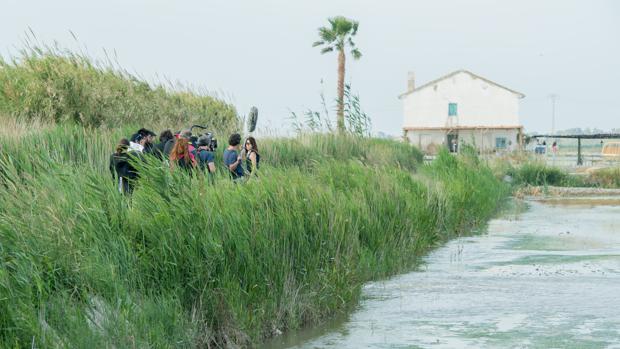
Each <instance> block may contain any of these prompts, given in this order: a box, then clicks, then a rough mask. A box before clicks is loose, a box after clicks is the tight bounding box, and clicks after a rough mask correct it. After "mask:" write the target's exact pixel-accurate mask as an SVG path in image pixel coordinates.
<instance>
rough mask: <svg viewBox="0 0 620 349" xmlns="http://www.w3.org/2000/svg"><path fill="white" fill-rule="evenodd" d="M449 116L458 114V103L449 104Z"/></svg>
mask: <svg viewBox="0 0 620 349" xmlns="http://www.w3.org/2000/svg"><path fill="white" fill-rule="evenodd" d="M448 116H456V103H449V104H448Z"/></svg>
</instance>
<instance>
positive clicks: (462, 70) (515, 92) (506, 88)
mask: <svg viewBox="0 0 620 349" xmlns="http://www.w3.org/2000/svg"><path fill="white" fill-rule="evenodd" d="M459 73H467V74H469V75H471V76H472V77H474V78H477V79H480V80H483V81H485V82H487V83H489V84H491V85H495V86H497V87H499V88H503V89H504V90H507V91H510V92H512V93H514V94H516V95H517V96H519V98H523V97H525V95H524V94H523V93H521V92H517V91H515V90H513V89H509V88H508V87H506V86H502V85H500V84H498V83H496V82H493V81H491V80H489V79H486V78H483V77H482V76H480V75H476V74H474V73H472V72H470V71H469V70H465V69H460V70H457V71H454V72H452V73H450V74H448V75H444V76H442V77H440V78H439V79H435V80H433V81H430V82H427V83H426V84H424V85H422V86H419V87H416V88H414V89H413V90H411V91H407V92H405V93H403V94H401V95H400V96H398V98H399V99H402V98H403V97H405V96H407V95H409V94H411V93H413V92H416V91H419V90H421V89H423V88H426V87H429V86H432V85H435V84H436V83H438V82H439V81H441V80H445V79H448V78H451V77H453V76H454V75H456V74H459Z"/></svg>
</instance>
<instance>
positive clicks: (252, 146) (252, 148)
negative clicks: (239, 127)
mask: <svg viewBox="0 0 620 349" xmlns="http://www.w3.org/2000/svg"><path fill="white" fill-rule="evenodd" d="M244 147H245V154H246V155H245V169H246V171H247V172H248V175H249V176H251V175H254V176H256V170H258V168H259V166H260V154H259V153H258V146H257V145H256V139H255V138H254V137H252V136H250V137H248V138H247V139H246V140H245V143H244Z"/></svg>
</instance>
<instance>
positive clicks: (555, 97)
mask: <svg viewBox="0 0 620 349" xmlns="http://www.w3.org/2000/svg"><path fill="white" fill-rule="evenodd" d="M549 99H551V134H555V101H556V100H557V99H558V95H556V94H555V93H552V94H550V95H549Z"/></svg>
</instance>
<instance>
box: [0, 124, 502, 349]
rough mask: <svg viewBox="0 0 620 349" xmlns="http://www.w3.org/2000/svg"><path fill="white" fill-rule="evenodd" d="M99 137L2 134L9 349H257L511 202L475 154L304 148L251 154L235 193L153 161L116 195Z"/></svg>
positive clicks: (328, 141) (346, 144)
mask: <svg viewBox="0 0 620 349" xmlns="http://www.w3.org/2000/svg"><path fill="white" fill-rule="evenodd" d="M92 131H93V130H92V129H88V128H82V127H78V126H67V125H65V126H55V127H50V128H46V129H43V130H40V132H30V133H26V134H24V135H23V136H15V135H11V136H1V137H0V144H1V146H2V149H3V152H2V154H1V155H0V164H1V165H0V168H1V171H0V174H1V177H0V178H1V180H0V183H1V184H0V185H2V186H3V190H2V191H0V202H2V203H3V204H2V210H1V211H0V236H1V237H2V238H1V239H0V263H1V264H2V268H0V328H1V329H2V330H1V331H0V346H2V347H26V346H28V347H30V346H31V345H32V344H33V343H34V346H35V347H86V346H92V347H188V348H193V347H209V346H226V345H228V344H239V345H242V346H252V345H253V344H255V343H259V342H260V341H262V340H263V339H265V338H268V337H270V336H272V335H273V333H274V332H277V331H278V330H287V329H295V328H299V327H300V326H303V325H307V324H313V323H317V322H319V321H321V320H322V319H324V318H325V317H328V316H330V315H332V314H334V313H336V312H339V311H343V310H345V309H347V308H348V307H350V306H351V304H354V303H355V302H356V300H357V298H358V296H359V293H360V288H361V285H362V284H363V283H364V282H366V281H368V280H372V279H376V278H381V277H385V276H387V275H391V274H393V273H396V272H399V271H403V270H407V269H408V268H411V267H412V265H414V264H415V262H416V261H417V260H418V258H419V257H420V256H422V255H423V254H424V253H425V252H426V251H428V250H429V249H431V248H433V247H435V246H437V245H438V244H441V243H442V242H443V241H446V240H447V239H449V238H451V237H453V236H456V235H459V234H463V233H466V232H467V231H468V229H469V228H470V227H471V226H472V225H476V224H481V223H484V222H485V221H486V220H487V219H488V218H489V217H490V215H491V214H492V213H493V212H494V211H495V210H496V207H497V204H498V202H499V201H501V200H502V199H503V198H504V197H505V196H506V195H507V194H508V188H506V187H505V186H503V185H502V184H501V183H500V182H499V181H498V180H497V179H495V177H494V176H493V174H492V172H491V171H490V169H489V168H488V167H486V166H485V165H483V164H481V163H480V162H479V161H477V159H476V158H475V157H474V156H468V155H465V156H462V157H458V158H457V157H453V156H451V155H449V154H447V153H442V154H440V156H439V157H438V159H437V161H435V162H434V163H432V164H430V165H421V163H420V161H419V160H420V156H419V152H418V151H417V150H415V149H414V148H412V147H410V146H408V145H404V144H401V143H396V142H389V141H379V140H372V139H361V138H354V137H351V138H339V137H334V136H329V135H322V136H321V135H306V136H302V137H297V138H291V139H279V140H278V139H272V140H266V141H265V142H261V143H260V144H259V145H261V147H262V149H261V152H262V154H263V164H264V165H263V166H262V168H261V174H260V178H259V179H258V180H255V181H254V182H251V183H248V184H246V185H233V184H232V183H230V181H229V180H228V179H227V178H226V176H225V175H223V174H220V175H219V176H218V177H219V178H218V179H217V180H216V185H215V186H213V185H208V184H207V182H206V180H205V179H204V178H202V177H194V178H190V177H187V176H185V175H183V174H182V173H178V172H175V173H173V174H170V172H169V170H168V169H167V168H166V167H165V166H162V165H161V164H158V163H156V162H151V163H149V164H147V165H144V167H143V168H142V169H141V173H143V179H142V180H141V181H140V183H139V185H138V187H137V189H136V191H135V193H134V195H133V196H132V197H131V198H127V197H124V196H121V195H119V194H118V193H117V192H116V190H115V187H114V184H113V183H112V181H111V179H110V176H109V173H107V169H106V166H107V156H108V153H109V152H110V150H111V149H112V146H113V144H114V140H115V139H116V138H119V137H120V136H122V135H123V132H126V131H123V130H115V131H112V130H107V131H105V130H102V131H101V132H92ZM37 144H41V146H40V147H38V146H36V145H37ZM33 149H35V150H36V151H33ZM218 161H220V160H218Z"/></svg>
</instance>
